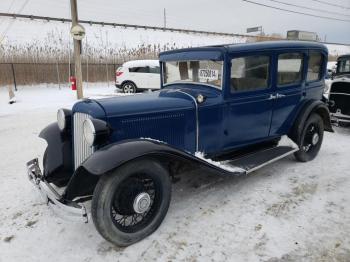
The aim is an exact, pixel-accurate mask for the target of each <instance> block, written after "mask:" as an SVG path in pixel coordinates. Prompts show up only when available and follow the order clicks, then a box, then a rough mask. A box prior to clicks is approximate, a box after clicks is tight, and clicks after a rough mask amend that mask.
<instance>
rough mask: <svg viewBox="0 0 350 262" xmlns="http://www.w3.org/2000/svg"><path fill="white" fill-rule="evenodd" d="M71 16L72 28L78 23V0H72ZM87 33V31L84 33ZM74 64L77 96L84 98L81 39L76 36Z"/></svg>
mask: <svg viewBox="0 0 350 262" xmlns="http://www.w3.org/2000/svg"><path fill="white" fill-rule="evenodd" d="M70 7H71V16H72V28H74V27H75V26H77V25H78V9H77V0H70ZM84 34H85V33H84ZM73 41H74V64H75V77H76V79H77V98H78V99H82V98H83V97H84V95H83V76H82V72H81V57H80V54H81V40H78V39H75V38H74V40H73Z"/></svg>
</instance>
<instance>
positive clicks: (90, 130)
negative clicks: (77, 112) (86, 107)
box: [83, 119, 96, 146]
mask: <svg viewBox="0 0 350 262" xmlns="http://www.w3.org/2000/svg"><path fill="white" fill-rule="evenodd" d="M83 133H84V138H85V140H86V142H87V143H88V144H89V145H90V146H93V144H94V142H95V138H96V130H95V127H94V124H93V123H92V121H91V119H86V120H85V121H84V123H83Z"/></svg>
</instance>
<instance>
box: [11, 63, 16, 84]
mask: <svg viewBox="0 0 350 262" xmlns="http://www.w3.org/2000/svg"><path fill="white" fill-rule="evenodd" d="M11 69H12V77H13V83H14V85H15V91H17V82H16V74H15V67H14V66H13V63H11Z"/></svg>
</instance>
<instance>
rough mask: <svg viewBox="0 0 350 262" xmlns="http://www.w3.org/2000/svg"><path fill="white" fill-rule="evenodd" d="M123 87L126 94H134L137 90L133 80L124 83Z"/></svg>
mask: <svg viewBox="0 0 350 262" xmlns="http://www.w3.org/2000/svg"><path fill="white" fill-rule="evenodd" d="M122 89H123V92H124V93H125V94H134V93H136V91H137V89H136V85H135V84H133V83H131V82H126V83H124V84H123V86H122Z"/></svg>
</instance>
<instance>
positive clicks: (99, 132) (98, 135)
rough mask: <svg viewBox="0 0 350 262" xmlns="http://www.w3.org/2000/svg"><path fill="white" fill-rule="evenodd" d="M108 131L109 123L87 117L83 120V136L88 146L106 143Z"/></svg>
mask: <svg viewBox="0 0 350 262" xmlns="http://www.w3.org/2000/svg"><path fill="white" fill-rule="evenodd" d="M110 133H111V129H110V127H109V125H108V124H107V123H106V122H105V121H103V120H100V119H94V118H88V119H86V120H85V121H84V122H83V136H84V139H85V141H86V143H87V144H88V145H90V146H96V145H102V144H104V143H106V142H107V140H108V138H109V135H110Z"/></svg>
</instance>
